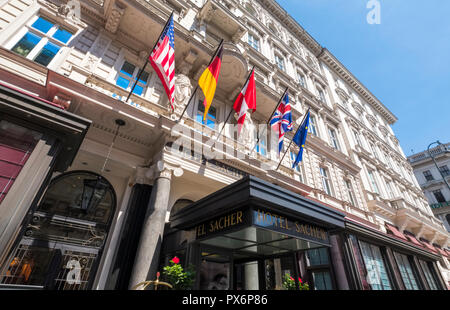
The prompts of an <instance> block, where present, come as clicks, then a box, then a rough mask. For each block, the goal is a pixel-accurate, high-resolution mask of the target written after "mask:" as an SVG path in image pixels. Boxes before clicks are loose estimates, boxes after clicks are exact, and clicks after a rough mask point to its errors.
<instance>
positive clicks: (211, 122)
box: [195, 99, 217, 129]
mask: <svg viewBox="0 0 450 310" xmlns="http://www.w3.org/2000/svg"><path fill="white" fill-rule="evenodd" d="M204 114H205V106H204V105H203V99H201V100H199V101H198V108H197V114H196V116H195V120H196V121H197V122H199V123H201V124H203V125H206V126H207V127H209V128H211V129H215V128H216V121H217V118H216V115H217V111H216V108H215V107H214V106H212V105H211V106H210V107H209V110H208V114H207V115H206V119H205V120H203V115H204Z"/></svg>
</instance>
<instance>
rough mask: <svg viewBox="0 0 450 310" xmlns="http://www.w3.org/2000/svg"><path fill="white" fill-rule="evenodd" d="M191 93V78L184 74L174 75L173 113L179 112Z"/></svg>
mask: <svg viewBox="0 0 450 310" xmlns="http://www.w3.org/2000/svg"><path fill="white" fill-rule="evenodd" d="M191 94H192V85H191V80H190V79H189V78H188V77H187V76H186V75H184V74H177V75H176V76H175V107H174V108H175V113H177V114H181V113H182V112H183V109H184V107H185V106H186V105H187V104H188V100H189V98H190V97H191Z"/></svg>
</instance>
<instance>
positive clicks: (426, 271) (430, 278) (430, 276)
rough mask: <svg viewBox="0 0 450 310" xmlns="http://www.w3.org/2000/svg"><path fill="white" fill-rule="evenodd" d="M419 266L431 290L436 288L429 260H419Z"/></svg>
mask: <svg viewBox="0 0 450 310" xmlns="http://www.w3.org/2000/svg"><path fill="white" fill-rule="evenodd" d="M419 263H420V267H421V268H422V271H423V274H424V275H425V278H426V280H427V283H428V285H429V286H430V289H431V290H438V286H437V283H436V280H435V277H434V275H433V273H432V271H431V268H430V266H429V265H430V264H431V263H429V262H426V261H423V260H419Z"/></svg>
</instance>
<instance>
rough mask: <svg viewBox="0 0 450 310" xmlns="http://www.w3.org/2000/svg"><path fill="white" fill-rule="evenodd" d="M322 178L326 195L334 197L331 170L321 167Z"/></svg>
mask: <svg viewBox="0 0 450 310" xmlns="http://www.w3.org/2000/svg"><path fill="white" fill-rule="evenodd" d="M319 170H320V178H321V181H322V187H323V190H324V192H325V193H327V195H329V196H333V186H332V184H331V180H330V177H329V170H328V168H325V167H319Z"/></svg>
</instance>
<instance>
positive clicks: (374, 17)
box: [366, 0, 381, 25]
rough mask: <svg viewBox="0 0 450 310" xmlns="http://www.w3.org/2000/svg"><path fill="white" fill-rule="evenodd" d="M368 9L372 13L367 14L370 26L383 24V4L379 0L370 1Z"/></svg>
mask: <svg viewBox="0 0 450 310" xmlns="http://www.w3.org/2000/svg"><path fill="white" fill-rule="evenodd" d="M366 8H367V9H369V10H370V11H369V12H368V13H367V17H366V20H367V23H368V24H370V25H379V24H381V3H380V1H379V0H369V1H368V2H367V5H366Z"/></svg>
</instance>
